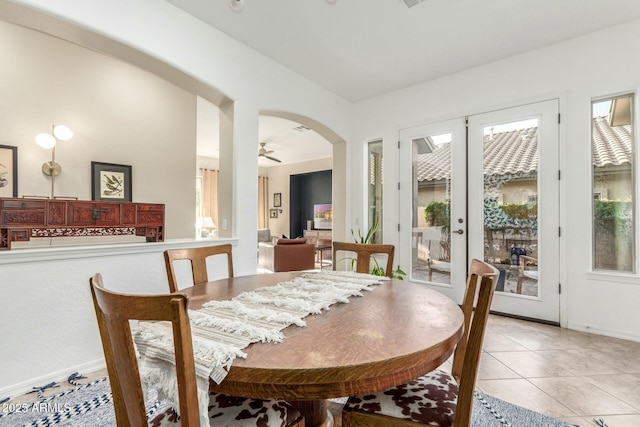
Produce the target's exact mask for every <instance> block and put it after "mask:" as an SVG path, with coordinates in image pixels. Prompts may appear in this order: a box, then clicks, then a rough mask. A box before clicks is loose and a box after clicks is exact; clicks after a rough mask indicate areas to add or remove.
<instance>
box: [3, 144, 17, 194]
mask: <svg viewBox="0 0 640 427" xmlns="http://www.w3.org/2000/svg"><path fill="white" fill-rule="evenodd" d="M0 197H18V147H12V146H10V145H0Z"/></svg>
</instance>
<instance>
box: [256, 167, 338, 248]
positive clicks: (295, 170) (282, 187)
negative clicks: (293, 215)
mask: <svg viewBox="0 0 640 427" xmlns="http://www.w3.org/2000/svg"><path fill="white" fill-rule="evenodd" d="M332 168H333V159H331V158H327V159H318V160H313V161H310V162H300V163H294V164H288V165H282V166H272V167H270V168H268V169H267V171H268V177H269V208H273V194H274V193H282V213H278V218H269V228H270V229H271V235H272V236H282V235H283V234H284V235H285V236H290V234H291V232H290V230H289V217H290V215H289V208H290V207H291V203H290V201H289V196H290V184H291V179H290V177H291V175H296V174H301V173H307V172H318V171H324V170H330V169H332ZM290 237H295V236H290Z"/></svg>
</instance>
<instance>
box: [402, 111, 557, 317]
mask: <svg viewBox="0 0 640 427" xmlns="http://www.w3.org/2000/svg"><path fill="white" fill-rule="evenodd" d="M400 141H401V145H400V157H401V160H400V161H401V164H402V165H411V167H401V168H400V171H401V172H400V173H401V179H400V182H401V185H400V189H401V190H400V192H401V194H400V201H401V206H402V207H408V206H411V209H401V210H400V211H401V218H400V221H401V224H411V227H410V228H409V227H401V229H400V248H399V255H400V259H401V262H402V263H403V264H404V265H410V266H411V267H410V269H409V272H408V273H409V276H410V279H411V280H413V281H419V282H424V283H425V284H427V285H428V286H432V287H436V288H437V289H438V290H440V291H441V292H443V293H445V294H447V295H449V296H450V297H451V298H453V299H454V300H455V301H457V302H461V301H462V296H463V295H464V286H465V277H466V271H467V267H468V265H469V262H470V260H471V259H472V258H478V259H482V260H485V261H487V262H489V263H491V264H493V265H494V266H496V268H498V270H499V271H500V277H499V279H498V285H497V291H496V293H495V296H494V301H493V304H492V310H493V311H495V312H502V313H507V314H512V315H517V316H522V317H528V318H534V319H540V320H545V321H550V322H559V294H558V292H559V259H558V258H559V237H558V236H559V206H558V204H559V201H558V198H559V191H558V187H559V182H558V177H559V172H558V151H559V150H558V104H557V101H556V100H552V101H546V102H540V103H535V104H529V105H524V106H520V107H515V108H510V109H506V110H499V111H493V112H488V113H484V114H478V115H474V116H470V117H468V118H466V119H465V118H460V119H456V120H450V121H446V122H439V123H435V124H429V125H424V126H418V127H413V128H408V129H403V130H401V131H400Z"/></svg>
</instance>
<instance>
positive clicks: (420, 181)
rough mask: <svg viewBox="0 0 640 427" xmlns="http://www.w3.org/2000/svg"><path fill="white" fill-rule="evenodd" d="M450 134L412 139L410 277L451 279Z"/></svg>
mask: <svg viewBox="0 0 640 427" xmlns="http://www.w3.org/2000/svg"><path fill="white" fill-rule="evenodd" d="M451 138H452V134H451V133H446V134H441V135H431V136H425V137H422V138H416V139H413V140H412V165H413V166H412V167H413V179H412V183H413V189H412V195H413V197H412V199H413V206H412V208H413V209H412V212H413V219H412V239H411V245H412V262H411V279H412V280H424V281H429V282H434V283H442V284H450V283H451V275H450V273H451V221H450V215H449V212H450V203H451Z"/></svg>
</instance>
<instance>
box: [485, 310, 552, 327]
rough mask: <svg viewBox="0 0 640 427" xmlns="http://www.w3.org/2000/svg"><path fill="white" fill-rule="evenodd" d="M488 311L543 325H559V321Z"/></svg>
mask: <svg viewBox="0 0 640 427" xmlns="http://www.w3.org/2000/svg"><path fill="white" fill-rule="evenodd" d="M490 313H491V314H495V315H496V316H502V317H510V318H512V319H518V320H526V321H528V322H536V323H542V324H544V325H551V326H560V322H552V321H551V320H543V319H536V318H535V317H527V316H519V315H517V314H511V313H501V312H499V311H493V310H491V311H490Z"/></svg>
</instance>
